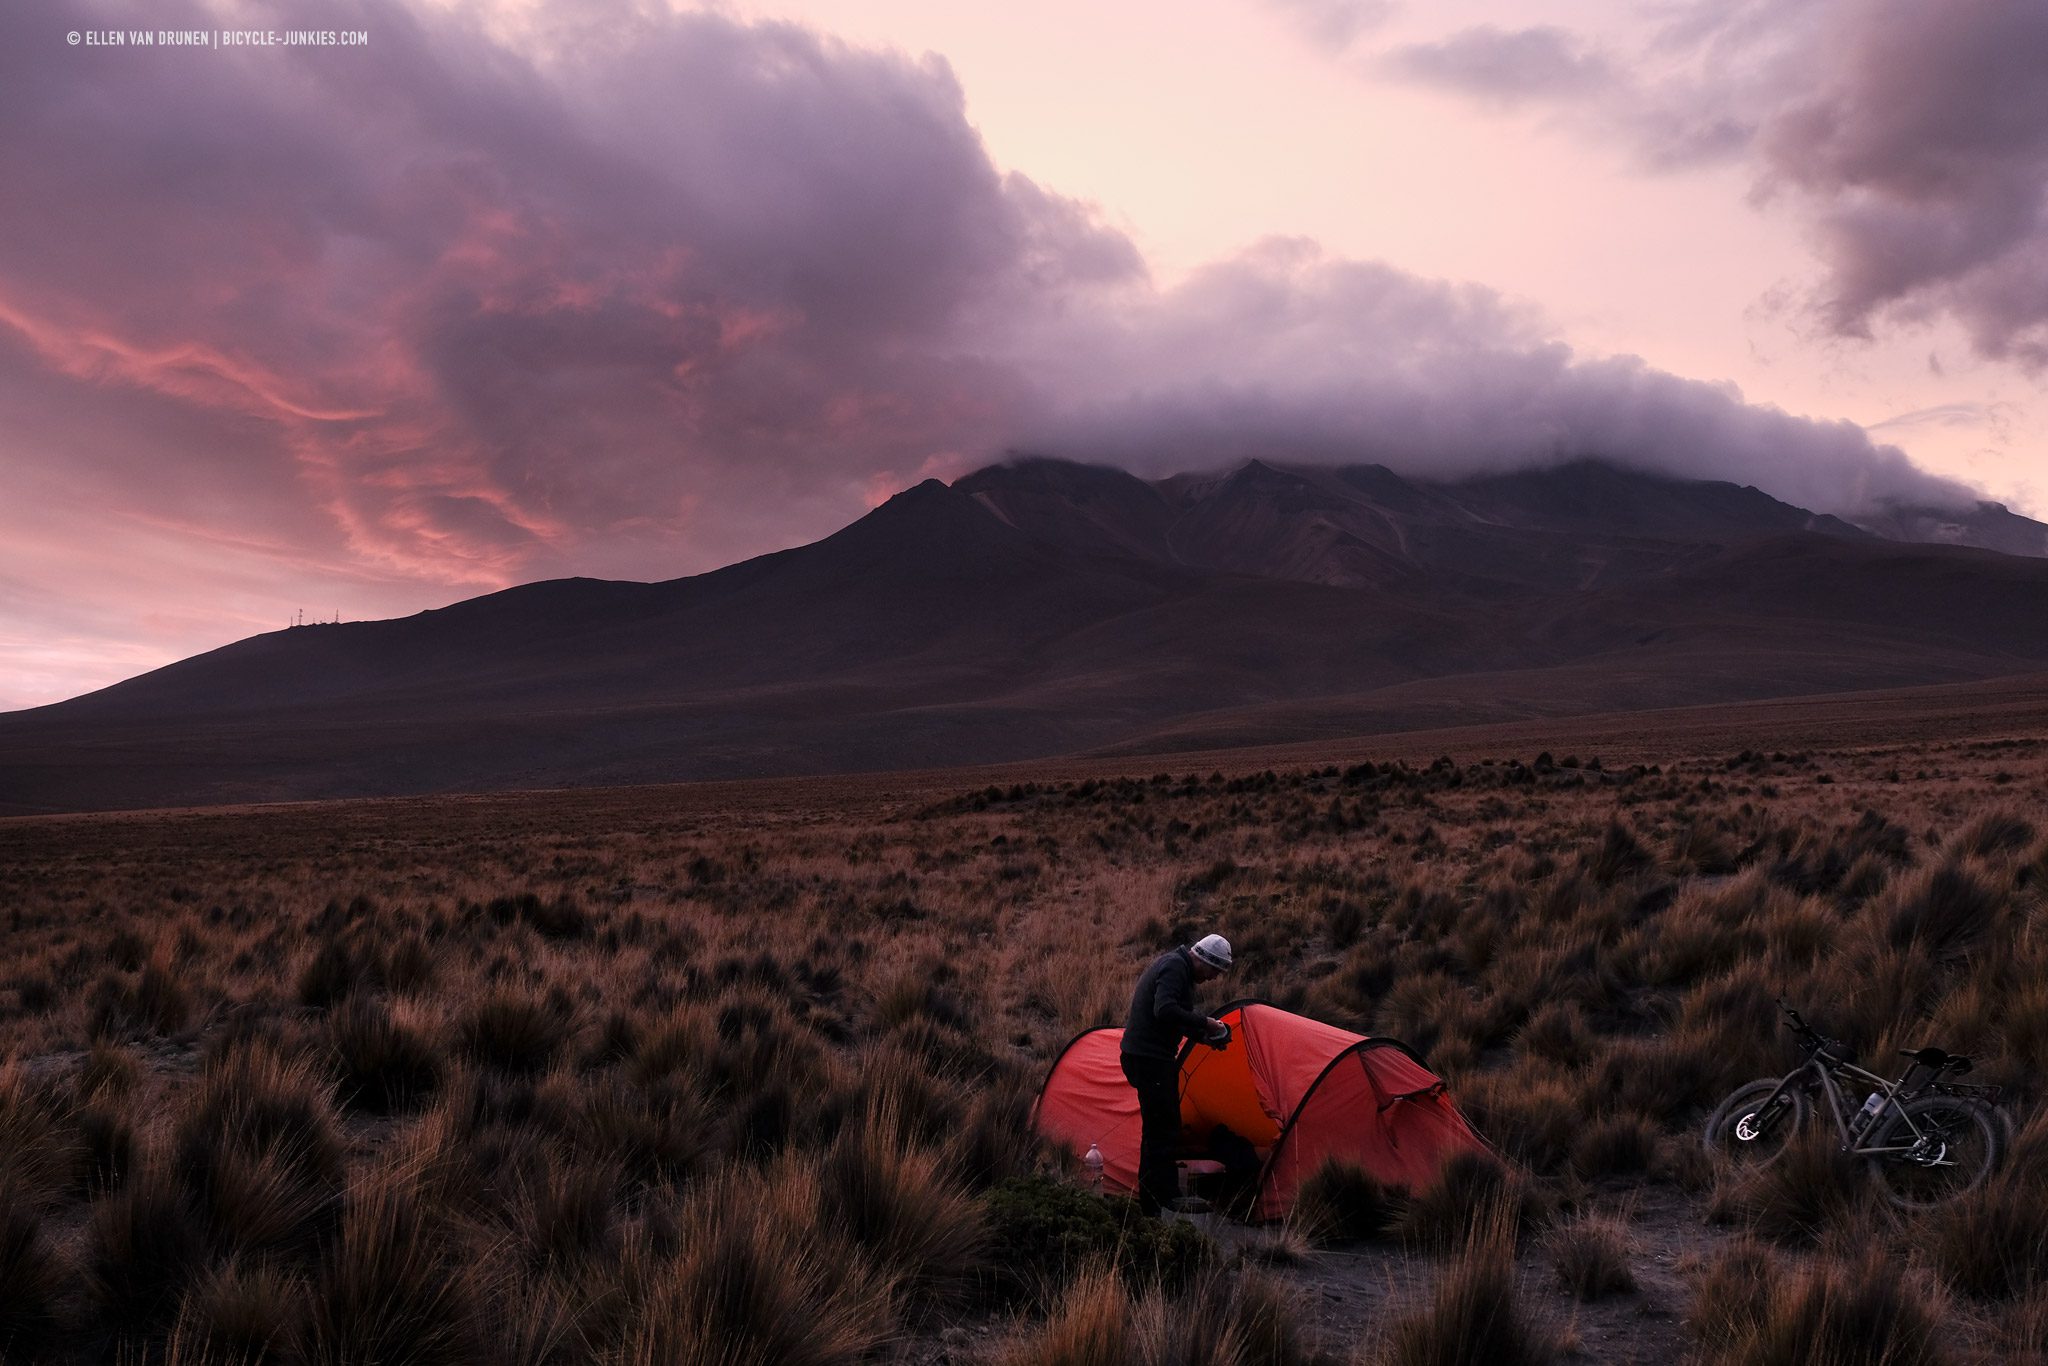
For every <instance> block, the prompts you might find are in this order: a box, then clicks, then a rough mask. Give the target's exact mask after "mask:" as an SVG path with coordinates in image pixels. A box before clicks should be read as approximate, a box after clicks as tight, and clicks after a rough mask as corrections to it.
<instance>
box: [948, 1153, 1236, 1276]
mask: <svg viewBox="0 0 2048 1366" xmlns="http://www.w3.org/2000/svg"><path fill="white" fill-rule="evenodd" d="M982 1204H983V1208H984V1211H985V1213H986V1216H987V1220H988V1236H989V1242H990V1245H991V1246H994V1247H998V1248H1001V1249H1002V1250H1003V1256H1002V1260H1001V1262H1000V1263H999V1264H998V1265H997V1266H996V1267H994V1268H992V1272H991V1274H992V1281H991V1284H992V1287H993V1289H994V1290H995V1291H996V1293H997V1295H998V1296H999V1297H1000V1298H1004V1299H1011V1300H1015V1299H1039V1300H1041V1301H1045V1300H1047V1299H1049V1298H1050V1297H1051V1296H1052V1295H1054V1294H1056V1293H1057V1292H1059V1291H1060V1290H1062V1289H1064V1288H1065V1287H1066V1286H1067V1285H1068V1284H1069V1283H1070V1282H1071V1281H1072V1280H1073V1279H1074V1277H1075V1276H1077V1275H1079V1274H1080V1272H1081V1270H1082V1269H1083V1268H1084V1267H1085V1266H1086V1265H1087V1264H1088V1263H1090V1262H1091V1261H1096V1260H1103V1261H1107V1262H1109V1263H1110V1264H1112V1265H1114V1266H1115V1267H1116V1268H1117V1270H1118V1271H1120V1272H1121V1273H1122V1274H1123V1276H1124V1278H1125V1280H1126V1282H1127V1283H1128V1284H1131V1285H1133V1286H1143V1285H1148V1284H1154V1283H1157V1284H1163V1285H1165V1286H1166V1287H1167V1288H1168V1289H1169V1290H1177V1289H1180V1288H1183V1287H1185V1286H1186V1285H1188V1284H1189V1283H1190V1282H1191V1281H1192V1280H1193V1278H1194V1276H1195V1275H1196V1274H1197V1273H1198V1272H1200V1271H1201V1270H1202V1269H1204V1268H1205V1267H1208V1266H1210V1265H1212V1264H1213V1263H1214V1262H1215V1260H1216V1245H1215V1244H1214V1243H1212V1242H1211V1241H1210V1240H1209V1238H1208V1236H1207V1235H1206V1234H1204V1233H1202V1232H1201V1230H1199V1229H1197V1228H1196V1227H1195V1226H1194V1225H1193V1224H1190V1223H1187V1222H1185V1221H1182V1220H1173V1221H1170V1222H1164V1223H1162V1222H1161V1221H1159V1220H1156V1219H1148V1218H1146V1217H1145V1216H1144V1215H1143V1214H1142V1213H1140V1212H1139V1210H1138V1204H1137V1202H1136V1201H1135V1200H1126V1199H1123V1198H1122V1197H1119V1196H1097V1195H1090V1194H1089V1193H1088V1192H1086V1191H1084V1190H1081V1189H1079V1188H1077V1187H1075V1186H1073V1185H1070V1184H1068V1183H1067V1182H1065V1181H1060V1180H1057V1179H1055V1178H1052V1177H1045V1176H1018V1177H1012V1178H1010V1179H1009V1180H1007V1181H1004V1182H1001V1183H999V1184H998V1185H997V1186H996V1187H995V1189H993V1190H992V1191H990V1192H989V1193H988V1194H987V1195H986V1196H984V1197H983V1200H982Z"/></svg>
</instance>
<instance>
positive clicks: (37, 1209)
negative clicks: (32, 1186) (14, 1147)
mask: <svg viewBox="0 0 2048 1366" xmlns="http://www.w3.org/2000/svg"><path fill="white" fill-rule="evenodd" d="M43 1214H44V1211H43V1209H42V1207H41V1202H40V1201H37V1200H35V1199H33V1198H31V1197H30V1195H29V1194H28V1193H27V1192H26V1191H23V1190H21V1189H20V1188H19V1187H18V1186H16V1185H15V1184H14V1183H12V1182H8V1181H4V1180H0V1361H13V1360H20V1361H30V1360H37V1359H40V1357H41V1354H42V1353H43V1352H44V1351H45V1350H46V1349H47V1348H48V1347H49V1346H50V1345H51V1343H52V1342H53V1341H54V1340H55V1338H56V1336H57V1332H58V1330H59V1329H60V1328H61V1327H62V1326H63V1325H62V1317H61V1311H60V1306H61V1305H62V1303H63V1297H64V1293H65V1290H66V1288H67V1282H68V1281H69V1279H70V1278H69V1276H68V1275H67V1274H66V1269H65V1266H64V1264H63V1262H62V1261H61V1260H60V1259H59V1258H58V1256H57V1252H56V1249H55V1248H53V1247H52V1246H51V1245H50V1240H49V1236H48V1234H47V1233H46V1231H45V1227H44V1218H43Z"/></svg>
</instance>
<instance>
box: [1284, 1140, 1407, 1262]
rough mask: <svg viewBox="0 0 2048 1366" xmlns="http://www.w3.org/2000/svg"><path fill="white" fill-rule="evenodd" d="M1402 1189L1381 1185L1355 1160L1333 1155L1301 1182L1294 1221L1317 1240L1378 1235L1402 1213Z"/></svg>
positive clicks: (1403, 1198)
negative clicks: (1344, 1159)
mask: <svg viewBox="0 0 2048 1366" xmlns="http://www.w3.org/2000/svg"><path fill="white" fill-rule="evenodd" d="M1406 1203H1407V1199H1406V1196H1405V1194H1404V1193H1403V1192H1401V1191H1399V1190H1397V1189H1395V1188H1393V1187H1389V1186H1385V1185H1382V1184H1381V1183H1380V1182H1379V1181H1378V1180H1376V1179H1375V1178H1374V1177H1373V1176H1372V1174H1371V1173H1369V1172H1367V1171H1366V1170H1365V1169H1364V1168H1363V1167H1361V1166H1359V1165H1358V1164H1357V1163H1355V1162H1345V1161H1341V1160H1339V1159H1335V1158H1332V1159H1330V1160H1328V1161H1325V1162H1324V1163H1323V1164H1322V1165H1321V1166H1319V1167H1317V1168H1316V1170H1315V1171H1314V1172H1313V1173H1311V1174H1310V1176H1309V1178H1308V1180H1306V1181H1304V1182H1302V1184H1301V1189H1300V1191H1299V1192H1298V1193H1297V1194H1296V1195H1295V1198H1294V1220H1295V1223H1296V1225H1297V1226H1299V1227H1300V1228H1301V1229H1302V1230H1304V1231H1305V1232H1306V1233H1307V1234H1308V1236H1309V1237H1310V1238H1311V1239H1313V1240H1315V1241H1316V1242H1324V1243H1341V1242H1356V1241H1360V1240H1362V1239H1366V1238H1377V1237H1379V1236H1380V1235H1381V1234H1383V1233H1385V1232H1386V1231H1387V1230H1388V1229H1389V1228H1390V1227H1391V1226H1392V1225H1393V1224H1394V1223H1395V1221H1396V1220H1398V1219H1399V1218H1400V1216H1401V1211H1402V1207H1403V1206H1404V1205H1406Z"/></svg>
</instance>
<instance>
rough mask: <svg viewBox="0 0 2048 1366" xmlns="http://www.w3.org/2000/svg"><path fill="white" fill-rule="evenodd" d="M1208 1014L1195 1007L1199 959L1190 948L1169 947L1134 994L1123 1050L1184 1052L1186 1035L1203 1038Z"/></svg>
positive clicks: (1150, 1054) (1153, 1054)
mask: <svg viewBox="0 0 2048 1366" xmlns="http://www.w3.org/2000/svg"><path fill="white" fill-rule="evenodd" d="M1207 1029H1208V1018H1207V1017H1206V1016H1204V1015H1201V1014H1199V1013H1197V1012H1196V1010H1195V963H1194V960H1193V959H1191V958H1189V957H1188V951H1187V950H1186V949H1168V950H1167V951H1166V952H1165V953H1162V954H1160V955H1159V956H1158V957H1157V958H1155V959H1153V960H1152V966H1151V967H1149V968H1146V969H1145V974H1144V976H1142V977H1140V978H1139V979H1138V989H1137V990H1136V991H1135V992H1133V993H1132V994H1131V1018H1130V1020H1129V1021H1128V1022H1127V1023H1126V1024H1125V1025H1124V1041H1123V1050H1122V1051H1123V1052H1125V1053H1128V1054H1129V1055H1130V1056H1132V1057H1134V1058H1165V1059H1168V1060H1171V1059H1174V1058H1177V1057H1179V1056H1180V1046H1181V1042H1182V1040H1184V1039H1199V1038H1201V1037H1202V1036H1203V1033H1204V1032H1205V1031H1206V1030H1207Z"/></svg>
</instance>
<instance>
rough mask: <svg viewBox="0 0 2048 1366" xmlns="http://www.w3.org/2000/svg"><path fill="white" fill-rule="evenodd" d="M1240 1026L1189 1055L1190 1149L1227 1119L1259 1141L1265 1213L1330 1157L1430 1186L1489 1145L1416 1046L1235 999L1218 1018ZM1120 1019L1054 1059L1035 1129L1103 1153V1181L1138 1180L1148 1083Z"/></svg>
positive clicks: (1290, 1203)
mask: <svg viewBox="0 0 2048 1366" xmlns="http://www.w3.org/2000/svg"><path fill="white" fill-rule="evenodd" d="M1217 1018H1218V1019H1220V1020H1222V1021H1223V1022H1224V1023H1225V1024H1227V1025H1229V1026H1230V1028H1231V1035H1232V1037H1231V1041H1230V1046H1229V1047H1228V1048H1226V1049H1223V1050H1222V1051H1220V1052H1219V1051H1217V1050H1215V1049H1212V1048H1206V1047H1200V1046H1197V1045H1194V1044H1189V1045H1187V1046H1186V1047H1185V1048H1183V1049H1182V1050H1181V1055H1180V1088H1181V1097H1180V1118H1181V1127H1182V1131H1183V1138H1184V1139H1185V1138H1186V1137H1188V1136H1194V1138H1195V1139H1196V1143H1195V1144H1194V1145H1189V1144H1186V1143H1184V1144H1183V1146H1182V1156H1184V1157H1185V1156H1189V1155H1190V1147H1191V1146H1192V1147H1193V1148H1194V1152H1193V1154H1192V1155H1195V1156H1199V1155H1200V1152H1199V1144H1200V1142H1201V1140H1202V1136H1204V1135H1207V1134H1209V1133H1210V1132H1211V1131H1212V1130H1213V1129H1214V1128H1215V1126H1217V1125H1218V1124H1221V1125H1224V1126H1225V1127H1227V1128H1229V1129H1230V1130H1231V1131H1232V1132H1233V1133H1235V1134H1237V1135H1238V1136H1240V1137H1241V1138H1244V1139H1245V1140H1247V1141H1248V1142H1250V1143H1251V1145H1252V1146H1253V1148H1255V1149H1256V1150H1257V1151H1258V1154H1259V1157H1260V1160H1261V1162H1262V1163H1263V1166H1262V1169H1261V1171H1260V1173H1259V1185H1258V1196H1257V1203H1256V1205H1255V1207H1254V1214H1255V1217H1257V1218H1259V1219H1279V1218H1284V1217H1285V1216H1286V1214H1287V1212H1288V1211H1289V1210H1290V1209H1292V1208H1293V1207H1294V1196H1295V1192H1296V1191H1298V1190H1299V1189H1300V1188H1301V1184H1302V1182H1304V1181H1306V1180H1307V1179H1308V1178H1309V1176H1310V1175H1311V1174H1312V1173H1313V1172H1314V1171H1315V1170H1316V1168H1317V1167H1318V1166H1320V1165H1321V1164H1322V1163H1323V1162H1324V1161H1325V1160H1326V1159H1329V1158H1341V1159H1343V1160H1346V1161H1350V1162H1355V1163H1357V1164H1358V1165H1359V1166H1360V1167H1362V1168H1364V1169H1365V1170H1366V1171H1367V1172H1369V1173H1370V1174H1371V1175H1373V1176H1375V1177H1377V1178H1378V1179H1379V1180H1381V1181H1383V1182H1386V1183H1388V1184H1389V1185H1399V1186H1406V1187H1408V1188H1409V1189H1411V1190H1412V1189H1415V1188H1417V1187H1420V1186H1423V1185H1425V1184H1427V1183H1428V1182H1429V1180H1430V1178H1432V1177H1433V1176H1435V1175H1436V1171H1437V1168H1438V1167H1440V1166H1441V1165H1442V1164H1443V1162H1444V1160H1445V1159H1446V1158H1448V1157H1449V1156H1451V1155H1452V1154H1453V1153H1457V1152H1462V1151H1464V1150H1466V1149H1482V1150H1483V1149H1484V1148H1485V1147H1486V1143H1485V1140H1483V1139H1481V1138H1480V1137H1479V1135H1478V1134H1476V1133H1474V1132H1473V1130H1472V1126H1471V1125H1469V1124H1467V1123H1466V1122H1465V1117H1464V1116H1463V1115H1461V1114H1459V1113H1458V1107H1457V1106H1455V1105H1453V1104H1451V1101H1450V1098H1449V1097H1448V1096H1446V1095H1445V1094H1444V1084H1443V1082H1442V1081H1441V1080H1440V1079H1438V1077H1437V1075H1436V1074H1435V1073H1434V1072H1431V1071H1430V1070H1429V1069H1428V1068H1427V1067H1425V1066H1423V1065H1422V1060H1421V1059H1420V1058H1418V1057H1417V1056H1416V1055H1415V1054H1414V1053H1413V1052H1412V1051H1411V1050H1410V1049H1409V1048H1408V1046H1407V1045H1406V1044H1403V1043H1399V1042H1397V1041H1396V1040H1393V1039H1372V1038H1367V1037H1366V1036H1364V1035H1362V1034H1353V1033H1351V1032H1349V1031H1348V1030H1343V1029H1338V1028H1336V1027H1335V1026H1333V1025H1326V1024H1320V1023H1318V1022H1317V1021H1315V1020H1310V1019H1306V1018H1304V1017H1302V1016H1300V1015H1292V1014H1289V1013H1288V1012H1287V1011H1284V1010H1281V1009H1280V1008H1279V1007H1277V1006H1272V1005H1268V1004H1267V1003H1266V1002H1264V1001H1238V1002H1234V1003H1233V1004H1231V1005H1229V1006H1227V1007H1226V1008H1225V1009H1224V1010H1223V1011H1222V1013H1220V1014H1219V1015H1218V1016H1217ZM1123 1033H1124V1032H1123V1030H1121V1029H1110V1028H1104V1029H1091V1030H1088V1031H1087V1032H1086V1033H1083V1034H1082V1035H1080V1037H1078V1038H1076V1039H1075V1040H1074V1041H1073V1042H1072V1043H1070V1044H1068V1045H1067V1046H1066V1048H1065V1049H1064V1050H1063V1051H1062V1052H1061V1053H1060V1055H1059V1057H1058V1058H1056V1059H1055V1060H1054V1061H1053V1065H1052V1071H1051V1073H1050V1074H1048V1075H1047V1077H1046V1079H1045V1088H1044V1089H1043V1090H1042V1091H1040V1092H1039V1095H1038V1105H1037V1107H1036V1109H1035V1110H1034V1111H1033V1117H1034V1123H1035V1124H1036V1125H1037V1128H1038V1131H1039V1132H1040V1133H1042V1134H1044V1135H1045V1136H1046V1137H1048V1138H1050V1139H1052V1140H1054V1141H1055V1142H1058V1143H1061V1144H1063V1145H1065V1146H1067V1147H1069V1148H1071V1149H1073V1150H1074V1152H1075V1154H1076V1155H1081V1154H1085V1153H1086V1152H1087V1151H1088V1148H1089V1145H1090V1144H1094V1145H1097V1146H1099V1147H1100V1148H1101V1149H1102V1172H1103V1181H1104V1184H1105V1185H1107V1186H1110V1187H1113V1188H1116V1189H1119V1190H1123V1191H1133V1190H1136V1189H1137V1183H1138V1135H1139V1130H1140V1124H1139V1121H1138V1093H1137V1092H1136V1091H1133V1090H1132V1089H1131V1085H1130V1083H1129V1082H1127V1081H1126V1080H1124V1074H1123V1068H1122V1065H1121V1064H1120V1063H1119V1061H1118V1058H1117V1050H1118V1046H1119V1045H1120V1044H1121V1042H1122V1040H1123Z"/></svg>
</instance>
